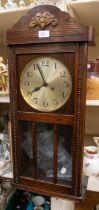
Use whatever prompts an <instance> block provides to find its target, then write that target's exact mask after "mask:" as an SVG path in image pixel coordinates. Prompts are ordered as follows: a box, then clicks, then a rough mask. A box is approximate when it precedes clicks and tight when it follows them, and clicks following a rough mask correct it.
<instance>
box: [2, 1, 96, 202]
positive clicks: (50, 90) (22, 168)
mask: <svg viewBox="0 0 99 210" xmlns="http://www.w3.org/2000/svg"><path fill="white" fill-rule="evenodd" d="M6 36H7V37H6V40H7V45H8V48H9V56H8V60H9V74H10V100H11V103H10V106H11V126H12V139H13V166H14V183H15V185H16V186H17V187H18V188H22V189H26V190H29V191H32V192H37V193H41V194H45V195H50V196H57V197H62V198H68V199H74V200H80V199H82V159H83V140H84V121H85V92H86V63H87V47H88V42H92V39H93V29H92V27H85V26H83V25H81V24H79V23H76V22H75V20H73V19H72V18H71V17H70V16H69V14H68V13H66V12H62V11H60V10H59V9H58V8H57V7H55V6H51V5H43V6H37V7H34V8H33V9H31V10H30V11H29V12H28V13H27V14H26V15H25V16H24V17H22V18H21V19H20V20H19V21H18V22H17V23H16V24H15V25H14V26H13V28H12V29H10V30H8V31H7V34H6Z"/></svg>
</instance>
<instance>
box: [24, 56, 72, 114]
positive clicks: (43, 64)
mask: <svg viewBox="0 0 99 210" xmlns="http://www.w3.org/2000/svg"><path fill="white" fill-rule="evenodd" d="M71 89H72V81H71V75H70V73H69V71H68V69H67V67H66V66H65V65H64V64H63V63H62V62H61V61H60V60H58V59H56V58H52V57H38V58H36V59H34V60H32V61H31V62H30V63H28V65H26V67H25V68H24V70H23V72H22V74H21V77H20V90H21V94H22V96H23V98H24V100H25V101H26V102H27V104H29V105H30V106H31V107H33V108H34V109H36V110H39V111H43V112H50V111H54V110H57V109H59V108H60V107H62V106H63V105H64V104H65V103H66V101H67V100H68V98H69V97H70V94H71Z"/></svg>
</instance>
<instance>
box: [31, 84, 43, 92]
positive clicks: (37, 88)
mask: <svg viewBox="0 0 99 210" xmlns="http://www.w3.org/2000/svg"><path fill="white" fill-rule="evenodd" d="M43 86H44V84H42V85H41V86H39V87H36V88H34V89H33V90H32V91H31V92H29V91H28V93H29V94H32V93H33V92H35V91H38V90H40V88H41V87H43Z"/></svg>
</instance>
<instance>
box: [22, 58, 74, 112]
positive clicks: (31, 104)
mask: <svg viewBox="0 0 99 210" xmlns="http://www.w3.org/2000/svg"><path fill="white" fill-rule="evenodd" d="M42 59H50V60H51V62H55V61H56V62H58V63H59V64H60V65H61V66H62V67H63V69H64V71H65V72H66V73H67V75H68V80H67V79H65V80H63V82H67V81H68V83H67V85H68V86H69V87H68V92H67V93H66V87H65V88H64V90H65V94H66V97H64V100H63V101H62V100H61V102H60V103H59V105H57V104H54V106H53V107H52V106H48V107H46V106H45V105H44V106H43V107H42V106H40V105H38V104H37V103H33V101H31V99H30V97H29V96H27V93H26V92H25V90H24V88H23V87H22V82H24V80H23V79H24V74H25V73H26V72H27V71H28V68H29V66H31V65H33V64H34V63H35V62H36V61H37V62H39V61H42ZM39 65H40V66H39V67H40V68H41V64H39ZM38 70H39V69H38ZM41 71H42V69H41ZM43 71H44V70H43ZM38 72H39V71H38ZM57 72H59V70H57ZM39 73H40V72H39ZM49 74H50V73H49ZM43 75H44V72H43ZM40 77H41V75H40ZM44 77H45V75H44ZM58 77H59V76H58ZM64 78H66V76H65V77H64ZM42 79H43V78H41V80H42ZM58 79H59V78H58ZM42 82H43V81H42ZM57 84H58V85H59V82H58V83H57ZM40 86H41V84H39V85H37V87H40ZM37 87H34V89H36V88H37ZM43 88H45V87H43ZM43 88H41V89H43ZM41 89H40V91H41ZM46 89H47V88H46ZM47 90H48V89H47ZM38 91H39V90H38ZM38 91H35V92H36V93H37V92H38ZM40 91H39V92H40ZM20 92H21V95H22V97H23V99H24V100H25V102H26V103H27V104H28V105H29V106H30V107H31V108H33V109H35V110H37V111H41V112H53V111H56V110H58V109H60V108H61V107H63V106H64V105H65V103H66V102H67V101H68V99H69V97H70V95H71V92H72V77H71V74H70V72H69V70H68V68H67V66H66V65H65V64H64V62H63V61H61V60H60V59H58V58H56V57H51V56H38V57H36V58H34V59H32V60H31V61H30V62H29V63H28V64H26V66H25V67H24V69H23V70H22V72H21V76H20ZM32 92H33V91H32ZM39 92H38V93H39ZM34 95H35V94H34ZM48 95H49V94H48Z"/></svg>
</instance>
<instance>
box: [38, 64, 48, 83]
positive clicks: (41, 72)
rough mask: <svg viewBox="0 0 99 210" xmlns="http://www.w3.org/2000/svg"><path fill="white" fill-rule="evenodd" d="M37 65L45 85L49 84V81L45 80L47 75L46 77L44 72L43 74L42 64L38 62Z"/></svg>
mask: <svg viewBox="0 0 99 210" xmlns="http://www.w3.org/2000/svg"><path fill="white" fill-rule="evenodd" d="M37 67H38V70H39V72H40V75H41V77H42V80H43V82H44V83H43V86H47V85H48V84H47V82H46V80H45V77H44V74H43V71H42V69H41V67H40V65H38V63H37Z"/></svg>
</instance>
